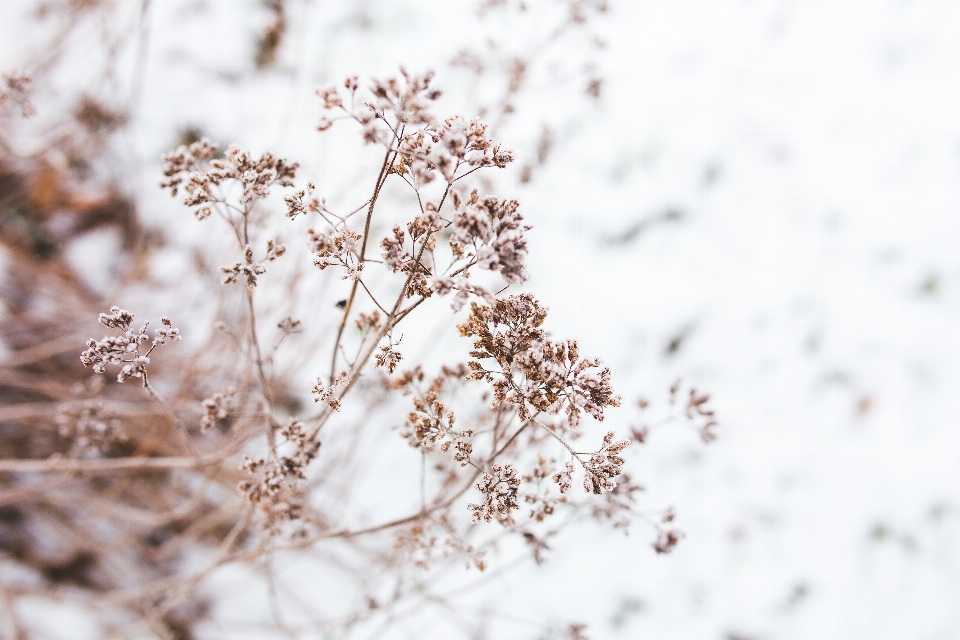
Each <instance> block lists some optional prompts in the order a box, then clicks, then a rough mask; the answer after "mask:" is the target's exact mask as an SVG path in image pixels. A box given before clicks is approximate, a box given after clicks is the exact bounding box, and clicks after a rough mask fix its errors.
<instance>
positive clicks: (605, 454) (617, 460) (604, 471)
mask: <svg viewBox="0 0 960 640" xmlns="http://www.w3.org/2000/svg"><path fill="white" fill-rule="evenodd" d="M613 437H614V433H613V431H609V432H607V435H605V436H603V446H602V447H601V448H600V450H599V451H597V452H596V453H594V454H593V455H591V456H590V460H589V461H587V462H585V463H584V464H583V468H584V472H585V473H584V478H583V489H584V491H586V492H587V493H595V494H597V495H599V494H601V493H603V492H604V491H613V489H614V488H616V486H617V484H616V483H615V482H614V481H613V479H614V478H616V477H617V476H619V475H620V473H621V471H622V468H623V465H624V464H625V463H626V460H624V459H623V458H621V457H620V456H619V453H620V452H621V451H623V450H624V449H626V448H627V447H628V446H630V441H629V440H621V441H620V442H614V441H613Z"/></svg>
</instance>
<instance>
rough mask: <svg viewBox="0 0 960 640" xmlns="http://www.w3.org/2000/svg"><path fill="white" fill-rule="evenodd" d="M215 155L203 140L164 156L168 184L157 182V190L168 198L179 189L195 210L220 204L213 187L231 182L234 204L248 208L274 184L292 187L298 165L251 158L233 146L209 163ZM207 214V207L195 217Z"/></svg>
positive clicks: (212, 146) (270, 156) (266, 156)
mask: <svg viewBox="0 0 960 640" xmlns="http://www.w3.org/2000/svg"><path fill="white" fill-rule="evenodd" d="M216 153H217V146H216V145H215V144H214V143H213V142H211V141H210V140H207V139H206V138H204V139H202V140H200V141H198V142H194V143H193V144H191V145H190V146H183V145H181V146H180V147H178V148H177V149H176V150H175V151H173V152H171V153H169V154H167V155H166V156H164V158H163V175H164V176H166V177H167V178H168V180H166V181H164V182H161V183H160V187H161V188H164V189H170V194H171V195H174V196H175V195H177V192H178V191H179V189H180V188H181V186H182V187H183V189H184V190H185V191H186V192H187V196H186V197H185V198H184V200H183V203H184V204H185V205H187V206H188V207H195V206H202V205H206V204H207V203H220V202H224V200H223V198H222V197H221V196H220V195H219V192H218V190H217V187H219V185H222V184H224V183H225V182H227V181H228V180H234V181H236V182H239V183H240V184H241V186H242V193H241V194H240V196H239V197H238V198H237V200H238V201H239V203H240V204H241V205H244V206H249V205H251V204H252V203H253V202H254V201H255V200H257V199H260V198H264V197H266V196H267V195H268V194H269V192H270V187H271V186H273V185H274V184H279V185H280V186H284V187H291V186H293V180H294V178H295V177H296V171H297V168H298V167H299V164H298V163H289V162H287V161H286V160H283V159H282V158H277V157H276V156H274V155H273V154H272V153H269V152H268V153H264V154H263V155H262V156H260V157H259V158H254V157H253V156H252V155H251V154H250V153H249V152H248V151H244V150H243V149H241V148H240V147H238V146H236V145H233V146H230V147H229V148H228V149H227V151H226V153H225V154H224V157H223V158H222V159H216V160H215V159H212V158H213V157H214V156H215V155H216ZM209 214H210V210H209V207H202V208H201V209H200V210H198V212H197V217H198V218H199V219H203V218H205V217H207V216H208V215H209Z"/></svg>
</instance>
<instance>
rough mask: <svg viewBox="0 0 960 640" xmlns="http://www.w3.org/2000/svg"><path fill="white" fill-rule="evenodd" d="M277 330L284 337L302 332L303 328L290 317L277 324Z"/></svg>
mask: <svg viewBox="0 0 960 640" xmlns="http://www.w3.org/2000/svg"><path fill="white" fill-rule="evenodd" d="M277 328H278V329H280V331H282V332H283V333H284V335H291V334H294V333H300V332H301V331H303V328H302V327H301V326H300V321H299V320H297V319H295V318H291V317H290V316H287V317H286V318H284V319H283V320H281V321H280V322H278V323H277Z"/></svg>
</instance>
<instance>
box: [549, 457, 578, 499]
mask: <svg viewBox="0 0 960 640" xmlns="http://www.w3.org/2000/svg"><path fill="white" fill-rule="evenodd" d="M573 470H574V468H573V463H572V462H567V463H566V464H565V465H564V467H563V471H558V472H556V473H555V474H553V476H551V478H550V479H551V480H553V481H554V482H556V483H557V486H558V487H559V488H560V493H566V492H567V491H570V487H572V486H573Z"/></svg>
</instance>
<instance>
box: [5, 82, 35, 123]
mask: <svg viewBox="0 0 960 640" xmlns="http://www.w3.org/2000/svg"><path fill="white" fill-rule="evenodd" d="M32 84H33V79H32V78H31V77H30V76H29V75H27V74H25V73H17V72H14V73H9V74H5V75H4V76H3V89H0V106H3V103H5V102H6V101H7V100H9V101H11V102H12V103H13V104H16V105H17V106H18V107H20V115H21V116H22V117H24V118H29V117H30V116H32V115H36V113H37V110H36V109H35V108H34V106H33V103H32V102H30V98H29V96H30V92H31V85H32Z"/></svg>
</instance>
